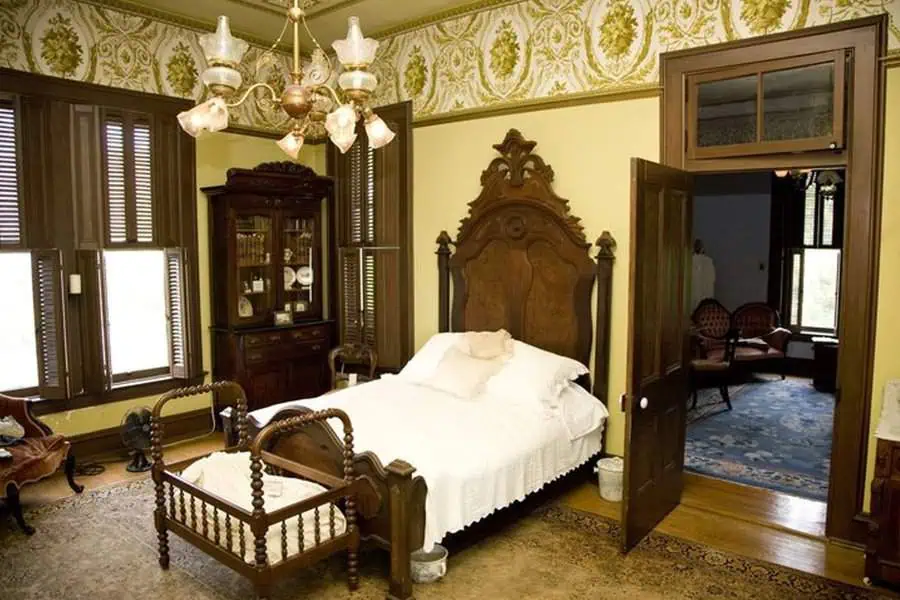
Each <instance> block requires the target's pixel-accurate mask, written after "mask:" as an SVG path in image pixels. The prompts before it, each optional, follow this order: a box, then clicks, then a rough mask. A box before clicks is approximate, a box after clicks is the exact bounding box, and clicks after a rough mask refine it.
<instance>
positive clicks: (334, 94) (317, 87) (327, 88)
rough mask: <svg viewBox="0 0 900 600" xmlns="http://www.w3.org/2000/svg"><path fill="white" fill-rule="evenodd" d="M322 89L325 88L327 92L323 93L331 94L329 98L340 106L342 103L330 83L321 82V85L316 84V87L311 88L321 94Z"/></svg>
mask: <svg viewBox="0 0 900 600" xmlns="http://www.w3.org/2000/svg"><path fill="white" fill-rule="evenodd" d="M322 90H325V92H328V93H326V94H323V95H325V96H331V98H332V99H333V100H334V103H335V104H337V105H338V106H340V105H341V104H342V102H341V98H340V97H339V96H338V95H337V92H336V91H334V88H333V87H331V86H330V85H327V84H324V83H323V84H322V85H317V86H316V87H314V88H313V92H314V93H316V94H322V93H323V92H322Z"/></svg>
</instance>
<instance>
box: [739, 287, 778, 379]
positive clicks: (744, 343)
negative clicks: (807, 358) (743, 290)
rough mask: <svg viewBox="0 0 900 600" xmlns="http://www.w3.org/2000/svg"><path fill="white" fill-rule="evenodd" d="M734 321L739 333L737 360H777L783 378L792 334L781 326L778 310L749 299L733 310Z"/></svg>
mask: <svg viewBox="0 0 900 600" xmlns="http://www.w3.org/2000/svg"><path fill="white" fill-rule="evenodd" d="M732 323H733V326H734V328H735V329H737V330H738V332H739V334H740V337H739V338H738V348H737V353H736V355H735V358H736V360H739V361H750V360H772V359H774V360H778V361H780V362H781V369H780V371H781V378H782V379H784V376H785V367H786V365H787V360H786V359H787V348H788V344H789V343H790V341H791V335H792V333H791V330H789V329H785V328H784V327H781V316H780V315H779V314H778V311H777V310H775V309H774V308H772V307H771V306H769V305H768V304H765V303H764V302H748V303H747V304H744V305H742V306H739V307H738V308H737V310H735V311H734V314H733V315H732Z"/></svg>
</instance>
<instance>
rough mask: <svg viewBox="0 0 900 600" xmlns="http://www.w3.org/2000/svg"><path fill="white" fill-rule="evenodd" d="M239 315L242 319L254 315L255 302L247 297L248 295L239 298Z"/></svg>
mask: <svg viewBox="0 0 900 600" xmlns="http://www.w3.org/2000/svg"><path fill="white" fill-rule="evenodd" d="M238 316H239V317H241V318H242V319H246V318H247V317H252V316H253V304H251V303H250V301H249V300H248V299H247V296H241V297H240V298H238Z"/></svg>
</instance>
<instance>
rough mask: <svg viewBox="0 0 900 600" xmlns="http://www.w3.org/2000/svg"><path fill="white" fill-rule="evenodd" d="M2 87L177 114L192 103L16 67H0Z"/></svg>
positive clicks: (76, 101)
mask: <svg viewBox="0 0 900 600" xmlns="http://www.w3.org/2000/svg"><path fill="white" fill-rule="evenodd" d="M0 82H2V85H0V89H2V90H3V91H7V90H15V93H17V94H22V95H26V96H44V97H49V98H53V99H54V100H61V101H65V102H71V103H75V104H97V105H101V106H121V107H123V108H133V109H135V110H141V111H145V112H155V113H164V114H168V115H177V114H178V113H180V112H182V111H184V110H188V109H190V108H191V107H192V106H193V102H192V101H190V100H185V99H183V98H173V97H171V96H162V95H159V94H150V93H147V92H138V91H134V90H126V89H122V88H114V87H109V86H105V85H97V84H95V83H85V82H83V81H72V80H70V79H61V78H59V77H51V76H49V75H36V74H34V73H26V72H24V71H17V70H15V69H7V68H0Z"/></svg>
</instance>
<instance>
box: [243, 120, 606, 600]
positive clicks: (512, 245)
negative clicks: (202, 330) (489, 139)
mask: <svg viewBox="0 0 900 600" xmlns="http://www.w3.org/2000/svg"><path fill="white" fill-rule="evenodd" d="M535 145H536V142H534V141H529V140H526V139H525V138H524V137H523V136H522V135H521V134H520V133H519V132H518V131H517V130H514V129H513V130H510V131H509V132H508V133H507V135H506V137H505V139H504V140H503V141H502V142H501V143H499V144H496V145H494V149H495V150H496V151H497V152H498V153H499V156H496V157H495V158H494V159H493V160H492V161H491V162H490V164H489V165H488V167H487V169H486V170H485V171H484V172H483V173H482V174H481V184H482V190H481V193H480V195H479V196H478V197H477V198H476V199H475V200H474V201H473V202H471V203H470V205H469V211H468V214H467V215H466V217H465V218H464V219H463V220H462V222H461V225H460V228H459V232H458V234H457V236H456V240H455V241H454V240H452V238H451V237H450V236H449V234H448V233H447V232H445V231H444V232H441V233H440V235H439V236H438V239H437V244H438V248H437V258H438V260H437V262H438V308H439V314H438V329H439V332H440V334H442V335H445V336H452V335H454V334H460V333H462V332H467V331H497V330H506V331H508V332H509V333H510V334H511V335H512V337H513V338H515V340H518V341H519V342H520V343H522V344H525V345H527V346H529V347H533V348H537V349H541V350H544V351H546V352H549V353H552V354H553V355H556V356H558V357H563V358H566V359H570V360H571V361H573V362H577V363H580V364H583V365H588V364H590V359H591V356H592V350H593V356H594V364H593V375H594V378H593V381H591V380H590V377H589V376H588V375H587V374H584V375H582V376H581V377H580V378H578V380H577V381H576V382H574V383H572V384H571V385H572V386H574V387H573V388H571V389H570V390H569V392H570V393H572V394H576V395H578V394H585V393H586V392H584V390H591V391H592V392H593V396H594V397H595V400H594V403H595V404H598V403H597V402H596V399H599V400H600V404H601V405H605V404H606V396H607V391H606V389H607V383H608V359H609V340H608V333H609V314H610V311H609V309H610V298H611V279H612V264H613V260H614V250H615V242H614V240H613V238H612V236H611V235H609V233H607V232H604V234H603V235H602V236H601V237H600V239H598V240H597V246H598V248H599V250H598V252H597V253H596V256H595V257H592V256H591V254H592V252H591V244H590V243H588V242H587V240H586V238H585V235H584V231H583V228H582V226H581V225H580V222H579V219H578V218H576V217H574V216H573V215H571V214H570V212H569V208H568V202H567V201H566V200H564V199H562V198H560V197H559V196H557V195H556V194H555V193H554V192H553V190H552V185H551V184H552V181H553V170H552V168H551V167H550V166H549V165H547V164H546V163H545V162H544V161H543V159H541V157H540V156H538V155H537V154H535V153H534V152H533V151H534V148H535ZM595 283H596V296H595V297H596V306H594V305H593V304H592V296H593V294H594V291H595ZM594 309H595V311H596V315H597V317H596V318H597V323H596V327H594V324H593V322H592V321H593V319H592V313H593V312H594ZM436 337H440V336H436ZM434 339H435V338H432V340H434ZM431 343H432V342H431V341H429V344H431ZM427 346H428V344H426V347H427ZM517 348H518V347H517ZM424 350H425V349H424V348H423V350H421V351H420V353H421V352H423V351H424ZM420 353H417V354H416V356H415V357H414V358H413V361H411V363H410V364H412V363H413V362H414V361H416V360H417V359H418V358H419V357H420ZM407 367H409V365H407ZM406 370H407V368H404V371H406ZM403 375H404V372H403V371H401V373H400V374H398V375H396V376H384V377H382V378H381V379H379V380H376V381H373V382H370V383H366V384H364V385H360V386H356V387H355V388H349V389H345V390H341V391H338V392H334V393H332V394H328V395H325V396H322V397H319V398H315V399H309V400H302V401H297V402H292V403H285V404H282V405H276V406H273V407H268V408H267V409H262V410H260V411H255V412H254V413H251V416H250V422H249V426H250V429H251V431H253V430H255V429H258V428H260V427H263V426H265V425H266V424H268V423H277V422H279V421H281V420H284V419H290V418H294V417H297V416H301V415H304V414H308V413H309V412H310V411H314V410H323V409H334V408H340V409H341V410H343V411H345V412H347V413H348V414H349V415H350V418H351V419H352V421H353V424H354V430H355V435H356V441H357V447H358V448H363V449H365V451H364V452H362V453H358V454H355V455H354V456H353V460H352V464H353V467H354V469H355V472H356V473H358V474H360V475H361V481H364V482H365V484H366V485H365V486H363V488H361V489H360V492H359V497H358V505H359V512H360V519H359V531H360V536H361V538H362V539H363V540H368V541H371V542H373V543H375V544H377V545H380V546H382V547H383V548H385V549H388V550H390V553H391V567H390V569H391V573H390V587H389V595H388V598H389V599H394V600H407V599H409V598H412V597H413V595H412V581H411V576H410V554H411V552H412V551H414V550H416V549H418V548H420V547H422V546H428V545H429V544H430V543H432V542H435V541H438V540H439V539H440V538H441V536H442V535H443V534H444V533H446V532H452V531H456V530H459V529H461V528H463V527H465V526H466V525H468V524H470V523H472V522H474V520H478V519H479V518H482V517H483V516H486V515H488V514H490V513H492V512H494V511H495V510H497V509H502V508H503V507H505V506H507V505H508V504H509V503H510V502H511V501H514V500H518V499H521V498H523V497H524V496H526V495H527V494H529V493H531V492H534V491H535V490H537V489H540V488H541V487H543V486H544V485H545V484H546V483H549V482H550V481H552V480H554V479H556V478H558V477H560V476H562V475H564V474H566V473H568V472H570V471H572V470H573V469H575V468H576V467H578V466H579V465H583V464H585V463H586V462H588V461H589V460H590V459H591V458H592V457H593V456H595V455H596V454H598V453H599V452H600V451H601V449H602V423H599V424H598V423H596V420H597V419H596V414H593V415H590V416H585V415H581V417H582V419H581V420H582V423H583V424H584V423H585V422H586V421H591V422H592V424H593V425H594V426H593V428H591V427H590V424H587V425H585V426H584V428H583V429H584V431H573V429H575V430H577V429H579V426H578V422H579V417H578V416H577V415H575V416H572V419H571V421H570V422H566V421H565V420H562V419H554V418H541V417H540V416H538V415H536V414H535V411H533V410H531V408H533V407H525V406H524V404H525V403H515V402H513V403H511V404H510V403H509V402H506V403H503V402H502V401H498V400H497V398H488V399H487V400H486V401H479V402H472V401H467V400H465V399H459V398H456V399H455V400H454V399H453V398H450V397H447V396H446V395H441V392H435V391H433V390H428V389H425V388H422V387H421V386H418V387H416V386H415V385H414V384H411V383H410V382H409V381H407V380H405V379H404V376H403ZM495 391H496V390H495ZM501 392H502V390H501ZM501 392H497V393H498V394H500V395H502V393H501ZM509 395H510V394H507V396H509ZM507 399H508V398H507ZM482 400H485V399H484V398H482ZM604 414H605V409H604ZM544 417H546V415H544ZM228 428H229V425H228V424H226V429H228ZM231 428H232V429H234V427H231ZM588 430H589V431H588ZM579 434H580V435H579ZM266 448H267V450H268V451H270V452H272V453H274V454H277V455H279V456H282V457H286V458H287V459H290V460H292V461H295V462H298V463H302V464H304V465H306V466H308V467H311V468H314V469H316V470H318V471H322V472H326V473H333V474H335V475H338V474H339V473H341V469H342V465H343V457H344V451H345V448H344V446H343V444H342V443H341V440H340V439H339V437H338V436H337V435H336V434H335V433H334V430H333V428H332V426H331V424H329V423H328V422H320V423H314V424H311V425H310V426H309V427H306V428H304V429H303V430H302V431H293V432H283V433H281V434H279V435H273V436H272V437H271V438H270V439H269V440H268V442H267V446H266ZM448 458H449V459H450V460H448ZM479 464H480V465H481V466H482V468H486V469H488V470H489V471H490V473H489V475H488V476H484V477H481V478H480V480H481V481H482V483H481V484H479V483H478V481H479V477H478V476H477V472H475V471H473V469H474V468H476V467H477V466H478V465H479ZM385 465H386V466H385ZM484 482H489V483H487V484H485V483H484ZM429 488H431V489H429ZM429 494H430V495H429ZM455 506H458V507H461V508H460V509H459V510H458V511H457V513H456V514H454V512H453V507H455ZM438 513H440V514H439V515H438Z"/></svg>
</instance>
